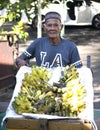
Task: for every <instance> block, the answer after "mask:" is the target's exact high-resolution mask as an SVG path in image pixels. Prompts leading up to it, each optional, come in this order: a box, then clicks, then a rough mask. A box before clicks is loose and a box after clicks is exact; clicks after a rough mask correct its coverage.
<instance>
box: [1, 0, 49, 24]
mask: <svg viewBox="0 0 100 130" xmlns="http://www.w3.org/2000/svg"><path fill="white" fill-rule="evenodd" d="M38 2H39V1H36V0H24V2H23V1H22V0H14V2H11V0H0V9H2V8H6V9H7V15H6V16H4V17H1V19H2V23H5V22H8V21H17V22H19V21H20V20H21V17H22V11H24V12H25V14H26V16H27V18H28V20H29V21H32V17H31V15H32V14H34V15H35V16H38V10H39V9H38ZM47 5H48V2H47V1H46V0H41V8H42V9H43V8H44V7H45V6H47Z"/></svg>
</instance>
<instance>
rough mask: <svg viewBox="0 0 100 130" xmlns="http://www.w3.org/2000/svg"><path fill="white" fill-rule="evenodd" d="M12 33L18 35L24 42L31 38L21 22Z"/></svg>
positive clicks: (13, 28) (14, 27)
mask: <svg viewBox="0 0 100 130" xmlns="http://www.w3.org/2000/svg"><path fill="white" fill-rule="evenodd" d="M12 32H13V34H16V35H18V37H19V39H21V40H23V41H25V40H26V39H27V38H28V36H29V34H28V33H27V32H25V29H24V24H23V22H21V21H19V22H18V23H17V24H16V25H14V26H13V27H12Z"/></svg>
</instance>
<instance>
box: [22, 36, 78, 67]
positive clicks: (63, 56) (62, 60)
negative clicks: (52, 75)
mask: <svg viewBox="0 0 100 130" xmlns="http://www.w3.org/2000/svg"><path fill="white" fill-rule="evenodd" d="M22 56H23V57H24V58H25V59H31V58H36V64H37V65H38V66H44V67H46V68H52V67H57V66H59V67H65V66H67V65H70V64H73V63H75V62H77V61H79V60H80V56H79V52H78V49H77V47H76V45H75V44H74V43H73V42H71V41H69V40H65V39H61V42H60V43H59V44H57V45H54V44H52V43H50V41H49V38H48V37H43V38H37V39H36V40H35V41H34V42H32V44H30V46H29V47H28V48H27V49H26V51H25V52H23V53H22Z"/></svg>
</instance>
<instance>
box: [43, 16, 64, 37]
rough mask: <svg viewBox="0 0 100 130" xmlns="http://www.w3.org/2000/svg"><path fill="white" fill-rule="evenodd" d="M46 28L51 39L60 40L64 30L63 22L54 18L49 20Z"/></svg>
mask: <svg viewBox="0 0 100 130" xmlns="http://www.w3.org/2000/svg"><path fill="white" fill-rule="evenodd" d="M44 27H45V31H46V33H47V35H48V36H49V38H58V37H59V34H60V32H61V29H62V25H61V22H60V21H59V20H58V19H54V18H52V19H48V20H47V21H46V23H45V26H44Z"/></svg>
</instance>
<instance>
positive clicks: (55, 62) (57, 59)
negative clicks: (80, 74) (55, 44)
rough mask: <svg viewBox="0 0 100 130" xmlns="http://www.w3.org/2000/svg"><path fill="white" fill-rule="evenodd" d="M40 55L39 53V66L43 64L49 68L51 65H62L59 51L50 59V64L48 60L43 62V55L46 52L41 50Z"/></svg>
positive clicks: (44, 55)
mask: <svg viewBox="0 0 100 130" xmlns="http://www.w3.org/2000/svg"><path fill="white" fill-rule="evenodd" d="M40 55H41V61H42V62H41V66H44V67H46V68H49V67H50V68H51V67H53V66H62V56H61V54H60V53H57V54H56V55H55V57H54V59H53V60H52V64H51V65H50V63H49V62H45V57H46V55H47V52H43V51H42V52H41V53H40Z"/></svg>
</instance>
